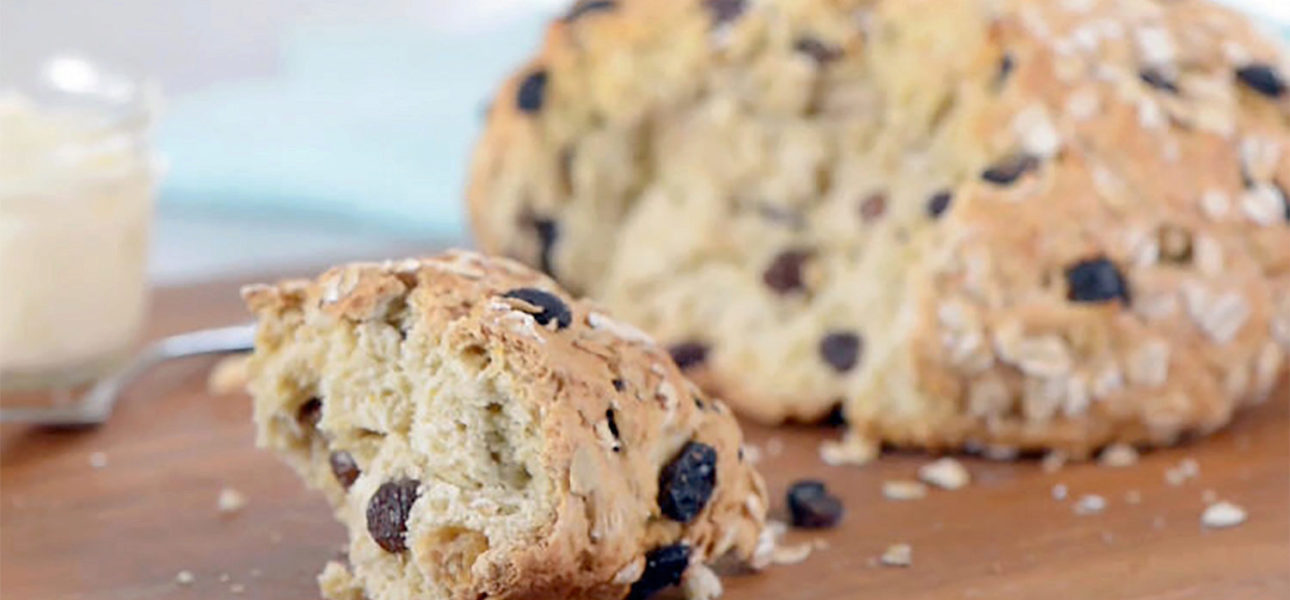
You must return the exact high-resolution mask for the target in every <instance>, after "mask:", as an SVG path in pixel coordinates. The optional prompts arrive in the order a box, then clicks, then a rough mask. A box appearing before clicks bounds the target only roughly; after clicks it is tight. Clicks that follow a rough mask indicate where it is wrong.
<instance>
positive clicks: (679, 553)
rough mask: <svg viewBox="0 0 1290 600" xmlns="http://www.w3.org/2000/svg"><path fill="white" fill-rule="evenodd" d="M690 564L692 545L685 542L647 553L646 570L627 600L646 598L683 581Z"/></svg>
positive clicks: (632, 588) (634, 584)
mask: <svg viewBox="0 0 1290 600" xmlns="http://www.w3.org/2000/svg"><path fill="white" fill-rule="evenodd" d="M689 566H690V547H689V546H687V545H685V544H673V545H671V546H662V547H660V548H655V549H653V550H650V551H649V552H646V553H645V571H644V572H643V573H641V578H640V579H637V580H636V583H633V584H632V587H631V590H630V591H629V592H627V600H645V599H646V598H649V597H650V596H653V595H654V594H656V593H658V592H660V591H662V590H663V589H665V588H668V587H671V586H674V585H676V584H678V583H681V576H682V575H684V574H685V569H686V568H687V567H689Z"/></svg>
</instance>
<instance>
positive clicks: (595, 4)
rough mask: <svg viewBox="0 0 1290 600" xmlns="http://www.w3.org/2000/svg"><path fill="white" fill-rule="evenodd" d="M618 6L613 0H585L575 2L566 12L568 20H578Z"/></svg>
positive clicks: (565, 15) (566, 19) (565, 16)
mask: <svg viewBox="0 0 1290 600" xmlns="http://www.w3.org/2000/svg"><path fill="white" fill-rule="evenodd" d="M617 6H618V3H617V2H614V1H613V0H583V1H582V2H578V3H576V4H574V5H573V6H572V7H571V8H570V9H569V12H567V13H565V14H564V20H565V21H566V22H570V21H576V20H578V19H579V18H581V17H583V16H586V15H587V14H589V13H594V12H601V11H607V10H613V9H614V8H615V7H617Z"/></svg>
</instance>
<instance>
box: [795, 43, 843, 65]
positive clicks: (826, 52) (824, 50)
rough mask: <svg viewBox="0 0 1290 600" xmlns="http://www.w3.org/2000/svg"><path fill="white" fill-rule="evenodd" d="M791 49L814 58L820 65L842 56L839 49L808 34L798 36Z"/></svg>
mask: <svg viewBox="0 0 1290 600" xmlns="http://www.w3.org/2000/svg"><path fill="white" fill-rule="evenodd" d="M793 49H794V50H797V51H798V52H801V53H802V54H805V55H807V56H809V57H811V58H813V59H815V62H816V63H818V64H821V65H823V64H826V63H831V62H833V61H835V60H837V59H839V58H842V51H841V50H839V49H838V48H836V47H834V46H830V45H828V44H826V43H824V42H822V41H820V40H818V39H816V38H813V37H809V36H808V37H801V38H798V39H797V42H796V43H795V44H793Z"/></svg>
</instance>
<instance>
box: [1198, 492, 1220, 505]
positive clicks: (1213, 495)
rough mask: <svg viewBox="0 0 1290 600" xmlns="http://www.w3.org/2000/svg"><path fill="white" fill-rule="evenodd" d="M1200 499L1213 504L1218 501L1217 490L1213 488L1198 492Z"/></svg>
mask: <svg viewBox="0 0 1290 600" xmlns="http://www.w3.org/2000/svg"><path fill="white" fill-rule="evenodd" d="M1200 499H1201V501H1202V502H1204V503H1205V504H1213V503H1215V502H1218V492H1215V491H1214V490H1205V491H1203V492H1201V493H1200Z"/></svg>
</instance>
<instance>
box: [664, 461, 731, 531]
mask: <svg viewBox="0 0 1290 600" xmlns="http://www.w3.org/2000/svg"><path fill="white" fill-rule="evenodd" d="M716 486H717V451H716V450H714V449H712V446H709V445H707V444H703V443H700V442H687V443H686V444H685V446H683V447H682V448H681V451H680V452H679V453H677V455H676V456H675V457H674V458H672V461H671V462H669V463H667V465H666V466H664V467H663V470H662V471H660V472H659V474H658V508H659V510H661V511H662V512H663V515H664V516H666V517H667V518H669V519H672V520H673V521H679V522H681V523H689V522H690V521H691V520H693V519H694V517H696V516H698V514H699V513H700V512H702V511H703V507H704V506H706V505H707V504H708V499H709V498H711V497H712V489H713V488H715V487H716Z"/></svg>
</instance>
